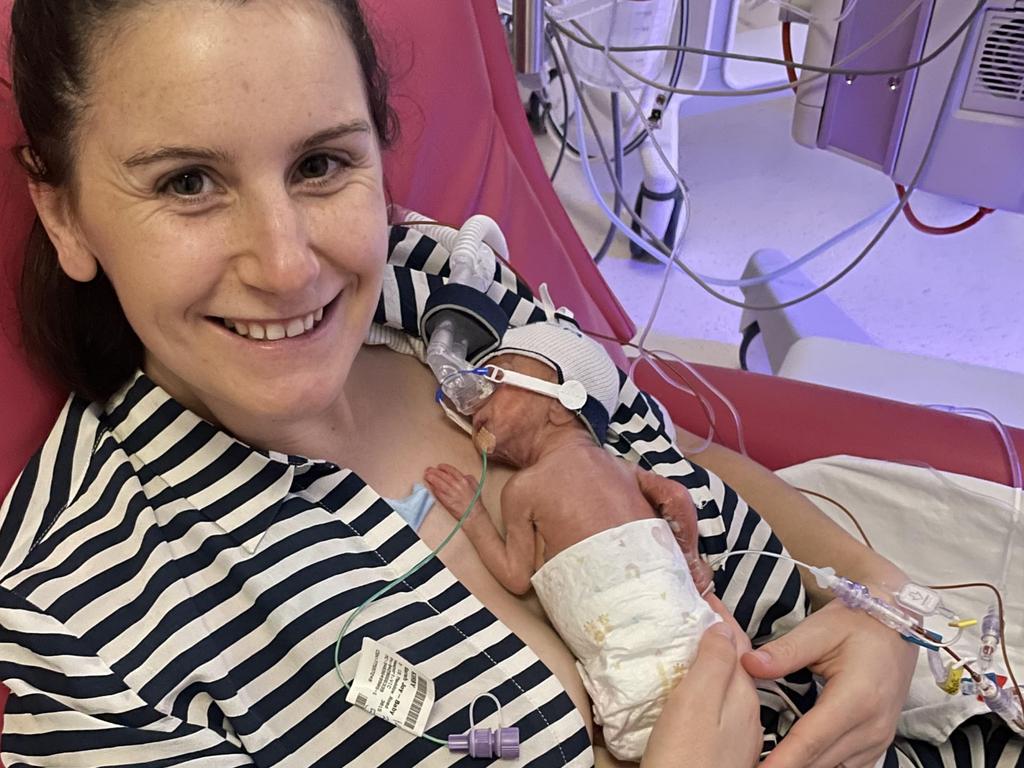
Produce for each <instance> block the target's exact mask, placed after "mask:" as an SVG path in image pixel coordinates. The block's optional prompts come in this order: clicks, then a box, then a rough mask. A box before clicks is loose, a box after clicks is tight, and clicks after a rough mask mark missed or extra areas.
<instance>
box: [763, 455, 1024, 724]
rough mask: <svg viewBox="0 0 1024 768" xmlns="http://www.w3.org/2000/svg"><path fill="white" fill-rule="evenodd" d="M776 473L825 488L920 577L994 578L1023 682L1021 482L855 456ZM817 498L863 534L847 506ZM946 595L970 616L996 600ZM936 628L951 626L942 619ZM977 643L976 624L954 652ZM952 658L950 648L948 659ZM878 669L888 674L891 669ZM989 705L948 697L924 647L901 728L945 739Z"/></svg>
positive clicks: (968, 652) (879, 545) (888, 553)
mask: <svg viewBox="0 0 1024 768" xmlns="http://www.w3.org/2000/svg"><path fill="white" fill-rule="evenodd" d="M777 474H778V475H779V476H780V477H782V478H783V479H784V480H785V481H786V482H788V483H790V484H791V485H794V486H797V487H801V488H806V489H808V490H812V491H817V492H819V493H823V494H825V495H827V496H830V497H832V498H833V499H835V500H836V501H838V502H839V503H841V504H843V505H844V506H846V507H847V508H848V509H849V510H850V512H852V513H853V515H855V516H856V518H857V520H858V521H859V522H860V524H861V527H863V528H864V532H865V533H866V534H867V536H868V538H869V539H870V540H871V543H872V545H874V547H875V549H876V550H878V552H879V553H881V554H882V555H884V556H885V557H887V558H889V559H890V560H892V561H893V562H895V563H896V564H898V565H899V566H900V567H901V568H902V569H903V570H904V571H905V572H906V573H907V574H908V575H909V576H910V578H911V579H913V580H914V581H916V582H918V583H921V584H926V585H929V584H954V583H963V582H975V581H987V582H991V583H992V584H994V585H996V586H997V587H999V589H1000V590H1001V591H1002V593H1003V598H1004V601H1005V611H1006V620H1007V627H1006V641H1007V647H1008V650H1009V652H1010V663H1011V664H1012V665H1013V668H1014V671H1015V672H1016V673H1017V675H1018V681H1019V682H1021V683H1022V684H1024V680H1021V679H1020V677H1021V673H1022V672H1024V530H1022V527H1024V514H1022V513H1021V511H1020V509H1019V505H1020V497H1019V495H1017V494H1015V491H1014V489H1012V488H1008V487H1006V486H1003V485H998V484H996V483H991V482H987V481H984V480H978V479H976V478H971V477H965V476H963V475H954V474H950V473H937V472H935V471H934V470H930V469H927V468H922V467H913V466H905V465H901V464H893V463H890V462H883V461H873V460H868V459H860V458H855V457H849V456H837V457H832V458H828V459H819V460H817V461H812V462H808V463H807V464H801V465H799V466H796V467H789V468H787V469H784V470H781V471H779V472H778V473H777ZM809 498H810V499H811V501H814V502H815V503H816V504H818V506H819V507H820V508H821V509H822V511H824V512H825V513H826V514H828V515H829V517H831V518H832V519H834V520H835V521H836V522H837V523H839V524H840V525H842V526H843V527H844V528H846V529H847V530H848V531H849V532H850V533H851V534H852V535H853V536H857V532H856V529H855V528H854V527H853V525H852V524H851V523H850V521H849V519H848V518H847V517H846V516H845V514H844V513H843V512H842V510H840V509H838V508H837V507H835V506H834V505H833V504H830V503H829V502H827V501H824V500H821V499H817V498H815V497H813V496H812V497H809ZM1015 504H1016V507H1015ZM1014 529H1016V532H1015V533H1013V531H1014ZM940 594H941V595H942V599H943V601H944V603H945V604H946V605H947V606H948V607H949V608H950V609H951V610H953V611H955V612H956V613H957V614H959V615H960V616H961V617H962V618H965V619H967V618H975V619H978V620H979V621H980V620H981V618H982V617H983V616H984V615H985V612H986V611H987V610H988V608H989V605H991V604H993V602H994V598H993V595H992V593H991V591H989V590H985V589H964V590H957V591H943V592H941V593H940ZM930 626H931V628H935V629H939V630H942V631H944V632H946V633H952V632H953V630H951V629H949V628H946V627H943V626H942V624H941V623H940V624H937V625H936V624H935V622H932V624H931V625H930ZM947 636H950V635H947ZM978 647H979V632H978V627H974V628H972V629H968V630H966V632H965V636H964V639H963V640H962V641H961V642H959V643H958V644H957V645H955V646H954V650H956V651H957V652H958V653H959V654H960V655H962V656H968V657H970V656H976V655H977V653H978ZM948 658H949V657H948V656H946V655H945V654H943V659H944V660H945V659H948ZM996 661H997V663H996V665H995V667H994V668H993V669H994V671H996V672H998V673H1005V668H1004V664H1003V661H1002V655H1001V651H997V654H996ZM877 674H885V670H884V668H879V670H877ZM982 712H988V708H987V707H986V706H985V704H984V703H983V702H979V701H977V699H976V698H975V697H973V696H963V695H957V696H948V695H946V694H945V693H943V692H942V691H941V690H939V688H938V687H937V686H936V684H935V682H934V679H933V677H932V675H931V673H930V672H929V670H928V662H927V656H926V654H925V653H924V652H922V653H921V655H920V658H919V660H918V667H917V672H916V674H915V677H914V682H913V684H912V685H911V689H910V696H909V698H908V700H907V703H906V707H905V708H904V713H903V718H902V720H901V723H900V726H899V733H900V734H901V735H903V736H907V737H911V738H918V739H924V740H927V741H931V742H933V743H940V742H943V741H945V740H946V739H947V737H948V736H949V734H950V732H951V731H952V730H953V729H954V728H956V726H957V725H959V724H960V723H962V722H963V721H964V720H966V719H967V718H969V717H971V716H972V715H975V714H979V713H982Z"/></svg>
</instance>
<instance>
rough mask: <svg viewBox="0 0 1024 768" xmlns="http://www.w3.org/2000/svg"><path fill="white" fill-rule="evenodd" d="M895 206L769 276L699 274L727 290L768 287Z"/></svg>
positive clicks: (826, 251)
mask: <svg viewBox="0 0 1024 768" xmlns="http://www.w3.org/2000/svg"><path fill="white" fill-rule="evenodd" d="M894 205H895V203H886V204H885V205H883V206H882V207H881V208H879V209H878V210H877V211H875V212H874V213H871V214H868V215H867V216H865V217H864V218H863V219H861V220H860V221H858V222H856V223H854V224H851V225H850V226H849V227H847V228H846V229H844V230H843V231H842V232H840V233H839V234H837V235H834V236H832V237H831V238H829V239H828V240H826V241H825V242H824V243H822V244H821V245H817V246H815V247H814V248H812V249H811V250H809V251H808V252H807V253H805V254H804V255H803V256H801V257H800V258H799V259H797V260H796V261H793V262H792V263H790V264H787V265H786V266H784V267H779V268H778V269H776V270H775V271H774V272H768V273H767V274H764V275H757V276H756V277H741V278H735V279H731V278H722V277H712V276H710V275H704V274H701V273H699V272H698V273H697V274H700V276H701V277H702V278H703V279H704V280H705V281H706V282H708V283H710V284H711V285H720V286H723V287H726V288H751V287H753V286H756V285H766V284H768V283H770V282H772V281H773V280H778V279H779V278H780V277H784V276H785V275H788V274H789V273H790V272H795V271H796V270H798V269H800V267H802V266H803V265H804V264H807V263H808V262H811V261H814V260H815V259H817V258H819V257H820V256H824V255H825V254H826V253H828V252H829V251H831V250H832V249H833V248H835V247H836V246H837V245H839V244H840V243H842V242H843V241H845V240H848V239H849V238H851V237H853V236H854V235H855V234H857V233H858V232H860V231H861V230H862V229H864V228H865V227H867V226H868V225H869V224H874V223H875V222H876V221H878V220H879V219H880V218H882V217H883V216H884V215H885V214H887V213H889V212H890V211H892V208H893V206H894Z"/></svg>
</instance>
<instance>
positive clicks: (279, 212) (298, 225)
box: [238, 194, 320, 295]
mask: <svg viewBox="0 0 1024 768" xmlns="http://www.w3.org/2000/svg"><path fill="white" fill-rule="evenodd" d="M246 208H247V211H246V214H245V215H243V216H242V217H241V221H240V222H239V223H240V224H241V226H242V227H243V228H244V230H245V232H244V234H243V241H244V242H245V243H247V246H246V248H245V249H244V251H243V252H242V253H241V254H239V266H238V269H239V273H240V275H241V278H242V281H243V282H244V283H245V284H246V285H248V286H251V287H253V288H256V289H258V290H261V291H265V292H267V293H272V294H279V295H287V294H290V293H298V292H301V291H302V290H304V289H306V288H308V287H309V286H310V284H311V283H312V282H314V281H315V280H316V278H317V276H318V275H319V273H320V260H319V258H318V257H317V254H316V251H315V249H314V247H313V243H312V241H311V238H310V233H309V230H308V227H307V222H306V217H305V214H304V211H303V210H302V208H301V206H300V205H299V203H298V202H296V201H295V200H293V199H292V198H291V197H289V196H288V195H287V194H282V195H275V196H272V197H271V196H268V197H267V198H265V199H262V200H258V201H251V202H250V203H249V204H248V205H247V206H246Z"/></svg>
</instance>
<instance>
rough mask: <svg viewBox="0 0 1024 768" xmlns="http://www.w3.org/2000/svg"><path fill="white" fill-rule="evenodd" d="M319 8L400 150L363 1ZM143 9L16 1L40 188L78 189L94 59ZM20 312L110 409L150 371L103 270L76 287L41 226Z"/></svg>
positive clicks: (28, 162) (30, 161) (67, 377)
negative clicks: (336, 29)
mask: <svg viewBox="0 0 1024 768" xmlns="http://www.w3.org/2000/svg"><path fill="white" fill-rule="evenodd" d="M148 1H150V2H151V0H148ZM164 1H165V2H166V1H167V0H164ZM220 1H221V2H224V0H220ZM230 1H231V2H236V3H238V4H244V3H245V2H247V0H230ZM321 1H322V2H325V3H326V4H327V5H328V6H329V7H330V8H331V9H332V10H334V11H335V12H336V13H337V14H338V17H339V18H340V20H341V22H342V24H343V26H344V28H345V30H346V31H347V32H348V35H349V37H350V39H351V40H352V44H353V46H354V47H355V51H356V55H357V57H358V60H359V66H360V69H361V72H362V75H363V80H364V84H365V87H366V94H367V100H368V105H369V111H370V117H371V119H372V121H373V124H374V128H375V129H376V131H377V135H378V138H379V140H380V143H381V146H382V147H384V148H386V147H388V146H390V145H391V143H392V142H393V141H394V138H395V135H396V129H397V123H396V120H395V115H394V112H393V111H392V109H391V107H390V105H389V102H388V76H387V73H386V72H385V70H384V68H383V66H382V65H381V63H380V60H379V58H378V55H377V46H376V44H375V43H374V40H373V37H372V36H371V34H370V30H369V28H368V26H367V22H366V19H365V17H364V15H363V12H362V10H361V9H360V7H359V3H358V1H357V0H321ZM144 2H147V0H15V3H14V8H13V10H12V12H11V50H12V54H11V56H12V62H11V64H12V66H11V69H12V74H13V77H12V81H13V88H14V97H15V100H16V102H17V104H18V111H19V113H20V115H21V121H22V124H23V125H24V128H25V133H26V136H27V138H28V144H27V146H25V147H23V148H22V149H21V150H20V151H19V160H20V162H21V164H22V166H23V167H24V168H25V170H26V172H27V173H28V174H29V175H30V176H31V178H32V179H34V180H35V181H37V182H40V183H43V184H47V185H49V186H52V187H58V188H61V187H63V188H68V187H69V185H72V183H73V181H74V168H75V157H74V149H75V146H76V142H75V136H76V132H77V128H78V124H79V120H80V119H81V116H82V113H83V110H84V108H85V104H86V99H87V97H88V89H89V80H90V74H91V73H90V57H91V56H93V55H95V54H94V51H95V50H96V46H97V45H98V44H99V43H100V42H101V41H102V39H103V37H104V36H105V35H109V34H110V33H111V32H112V30H113V29H114V25H115V24H116V23H117V22H118V21H119V20H120V19H121V18H122V16H123V14H125V13H127V12H128V11H130V10H132V9H133V8H135V7H137V6H139V5H142V4H143V3H144ZM18 309H19V314H20V316H21V323H22V327H21V332H22V339H23V342H24V344H25V348H26V350H27V352H28V354H29V356H30V358H31V359H32V361H33V362H34V363H35V364H36V365H37V366H38V367H40V368H41V369H42V370H43V371H44V372H45V373H47V374H48V375H50V376H54V377H56V379H57V381H58V382H59V383H60V384H62V385H64V386H65V387H67V388H68V389H70V390H72V391H74V392H77V393H78V394H80V395H82V396H84V397H87V398H88V399H90V400H94V401H104V400H106V399H108V398H109V397H110V396H111V395H113V394H114V393H115V392H116V391H117V390H118V389H119V388H120V387H121V386H122V385H123V384H124V383H125V382H126V381H127V380H128V379H129V378H130V377H131V375H132V374H133V373H134V372H135V370H136V369H137V368H140V367H141V366H142V362H143V347H142V342H141V341H140V340H139V338H138V336H136V334H135V332H134V331H133V330H132V327H131V326H130V325H129V324H128V320H127V318H126V317H125V315H124V312H123V311H122V310H121V304H120V302H119V301H118V298H117V295H116V294H115V292H114V288H113V286H112V285H111V283H110V280H109V279H107V277H106V275H104V274H103V271H102V270H100V271H99V274H98V275H97V276H96V278H95V279H94V280H92V281H90V282H88V283H82V282H78V281H75V280H72V279H71V278H69V277H68V276H67V275H66V274H65V273H64V271H63V269H61V266H60V263H59V262H58V259H57V251H56V249H55V248H54V246H53V244H52V243H51V242H50V239H49V237H48V236H47V234H46V230H45V229H44V228H43V225H42V223H41V222H40V220H39V218H38V217H37V218H36V221H35V224H34V225H33V227H32V232H31V234H30V236H29V240H28V244H27V247H26V252H25V263H24V267H23V268H22V274H21V285H20V290H19V295H18Z"/></svg>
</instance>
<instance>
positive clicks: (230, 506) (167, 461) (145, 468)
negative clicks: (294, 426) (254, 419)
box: [104, 371, 338, 554]
mask: <svg viewBox="0 0 1024 768" xmlns="http://www.w3.org/2000/svg"><path fill="white" fill-rule="evenodd" d="M104 410H105V412H106V418H107V424H108V426H109V428H110V430H111V432H112V433H113V434H114V436H115V437H116V438H117V440H118V442H119V443H120V445H121V447H122V448H123V449H124V450H125V452H126V453H127V454H128V455H129V457H130V460H131V461H132V463H133V464H134V465H135V469H136V471H137V472H138V474H139V476H140V478H141V482H143V483H146V482H149V480H150V479H152V478H154V477H159V478H160V479H161V480H162V481H163V482H164V484H165V485H166V486H167V489H168V490H169V491H170V493H171V494H173V495H174V496H176V497H178V498H182V499H187V500H188V502H189V503H190V504H191V505H192V506H193V507H194V508H195V509H196V510H198V511H199V512H201V513H202V514H204V515H205V516H206V517H208V518H209V519H210V520H211V521H212V522H213V523H214V524H215V525H217V526H218V527H219V528H221V530H223V531H224V532H225V533H227V534H228V535H230V536H231V537H232V538H233V539H234V540H235V541H236V543H238V544H239V545H240V546H242V547H243V548H244V549H245V550H246V551H247V552H249V553H250V554H252V553H254V552H255V551H256V550H257V549H258V548H259V545H260V541H261V540H262V538H263V535H264V534H265V533H266V530H267V528H269V526H270V524H271V523H272V522H273V519H274V518H275V517H276V515H277V511H278V509H279V508H280V506H281V504H282V502H284V500H285V499H286V498H287V496H288V494H289V492H290V491H291V489H292V483H293V481H294V478H295V477H296V476H298V475H302V474H305V473H306V472H309V471H311V470H319V471H320V472H323V471H324V470H327V471H337V469H338V468H337V467H335V466H334V465H333V464H330V463H329V462H325V461H316V460H312V459H308V458H305V457H302V456H293V455H289V454H285V453H278V452H276V451H264V450H260V449H257V448H253V447H252V446H250V445H247V444H246V443H243V442H242V441H241V440H238V439H237V438H234V437H232V436H231V435H229V434H228V433H227V432H225V431H224V430H222V429H220V428H219V427H216V426H214V425H213V424H211V423H210V422H208V421H206V420H205V419H203V418H201V417H200V416H198V415H197V414H196V413H194V412H192V411H190V410H188V409H187V408H185V407H184V406H183V405H182V404H181V403H179V402H178V401H177V400H175V399H174V398H173V397H171V395H170V394H169V393H168V392H167V391H166V390H164V389H162V388H161V387H159V386H158V385H157V384H156V383H155V382H154V381H153V380H152V379H150V378H149V377H148V376H146V374H144V373H143V372H142V371H138V372H137V373H136V374H135V376H134V378H133V379H132V380H131V381H129V382H128V383H127V384H126V385H125V386H124V387H123V388H122V389H121V391H120V392H118V393H117V394H116V395H114V397H112V398H111V399H110V400H109V401H108V402H107V404H106V406H105V408H104Z"/></svg>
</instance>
